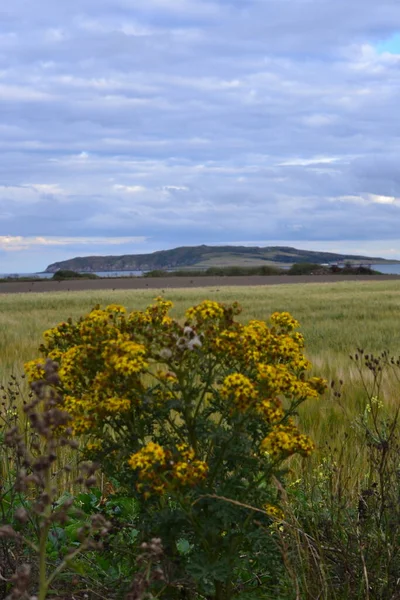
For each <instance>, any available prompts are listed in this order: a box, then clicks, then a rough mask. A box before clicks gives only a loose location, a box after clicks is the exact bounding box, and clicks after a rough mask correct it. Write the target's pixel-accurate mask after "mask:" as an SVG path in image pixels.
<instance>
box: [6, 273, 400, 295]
mask: <svg viewBox="0 0 400 600" xmlns="http://www.w3.org/2000/svg"><path fill="white" fill-rule="evenodd" d="M339 281H400V275H298V276H296V275H270V276H260V275H252V276H249V277H246V276H236V277H228V276H226V277H206V276H205V277H153V278H151V277H122V278H115V279H112V278H104V279H71V280H68V281H52V280H42V281H30V282H27V281H21V282H19V281H15V282H14V281H13V282H7V283H0V294H16V293H26V292H67V291H70V292H78V291H84V290H146V289H149V290H160V289H162V290H165V289H171V288H200V287H221V286H253V285H257V286H258V285H282V284H295V283H335V282H339Z"/></svg>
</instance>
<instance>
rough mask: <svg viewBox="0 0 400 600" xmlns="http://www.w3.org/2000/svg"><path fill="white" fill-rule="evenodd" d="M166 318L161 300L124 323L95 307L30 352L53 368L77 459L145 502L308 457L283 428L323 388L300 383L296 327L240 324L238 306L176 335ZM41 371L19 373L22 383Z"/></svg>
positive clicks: (303, 367) (215, 310)
mask: <svg viewBox="0 0 400 600" xmlns="http://www.w3.org/2000/svg"><path fill="white" fill-rule="evenodd" d="M171 308H172V303H171V302H169V301H166V300H164V299H162V298H157V299H156V301H155V302H154V303H153V304H151V305H150V306H148V307H147V308H146V309H145V310H144V311H133V312H131V313H129V314H127V313H126V311H125V309H124V307H122V306H119V305H115V304H112V305H109V306H107V307H106V308H105V309H101V308H100V307H99V306H96V307H95V308H94V309H93V310H92V311H91V312H90V313H89V314H87V315H86V316H85V317H82V318H81V319H79V320H78V321H77V322H76V323H73V322H72V320H71V319H69V320H68V321H66V322H63V323H60V324H59V325H58V326H57V327H55V328H53V329H50V330H48V331H47V332H45V334H44V338H45V339H44V344H43V345H42V346H41V352H42V354H43V355H44V356H46V357H50V358H52V359H53V360H56V361H57V362H58V363H59V376H60V380H61V383H60V385H59V387H60V389H59V391H60V392H61V394H62V397H63V402H64V409H65V410H66V411H67V412H68V413H69V414H70V416H71V427H72V428H73V431H74V433H75V434H84V435H85V436H86V448H87V450H88V451H90V452H91V453H92V455H96V452H97V453H98V456H100V460H102V461H103V463H104V461H107V460H109V461H110V469H113V470H114V471H115V462H116V461H117V460H119V461H120V462H121V463H122V464H125V465H129V467H130V468H129V469H126V470H125V471H124V473H125V475H126V477H128V478H129V477H131V478H132V481H134V482H135V485H136V490H137V491H138V492H139V493H141V494H146V496H148V495H149V494H154V495H163V494H165V493H167V492H168V494H175V493H176V494H179V493H184V490H189V489H191V490H193V489H194V488H196V489H197V487H198V488H199V489H200V487H202V488H205V489H206V490H207V493H211V492H212V493H215V488H214V487H213V486H217V485H218V486H222V488H221V489H222V490H223V489H224V488H223V486H224V485H225V484H226V485H228V483H229V482H230V481H231V479H232V477H233V476H235V477H236V476H237V477H238V481H240V486H242V487H243V481H245V480H246V478H247V477H248V476H249V474H248V472H247V471H246V468H247V467H245V465H246V464H248V463H247V461H250V462H251V464H252V465H254V469H255V472H256V473H261V472H266V471H267V468H268V465H271V464H273V465H276V464H277V463H279V461H283V460H284V459H285V458H287V457H288V456H290V455H292V454H295V453H299V454H302V455H304V456H306V455H308V454H309V453H310V452H311V450H312V448H313V443H312V441H311V440H310V439H309V438H308V437H307V436H306V435H304V434H302V433H301V432H300V431H299V429H298V428H297V426H296V424H295V423H294V421H293V420H292V418H291V417H292V415H294V414H295V413H296V411H297V408H298V406H299V405H300V404H301V403H302V402H304V401H305V400H306V399H310V398H311V399H316V398H318V397H319V395H320V394H321V393H323V391H324V389H325V382H324V381H323V380H321V379H319V378H315V377H308V376H307V371H308V370H309V368H310V364H309V362H308V361H307V359H306V358H305V356H304V351H303V349H304V340H303V337H302V336H301V334H299V333H298V332H296V331H295V329H296V327H297V326H298V323H297V321H296V320H295V319H293V317H291V315H290V314H289V313H274V314H273V315H272V317H271V322H272V323H271V324H270V325H268V324H267V323H266V322H264V321H259V320H252V321H250V322H248V323H247V324H242V323H240V322H239V321H237V320H236V319H235V317H236V315H238V314H239V313H240V307H239V305H238V304H232V305H230V306H227V305H224V304H222V303H218V302H214V301H209V300H205V301H204V302H201V303H200V304H198V305H197V306H194V307H192V308H189V309H188V310H187V311H186V315H185V320H184V322H183V323H182V322H179V321H178V320H175V319H173V318H171V316H170V315H169V311H170V309H171ZM43 362H44V361H43V360H41V359H38V360H36V361H32V362H31V363H28V364H27V365H26V370H27V373H28V375H29V378H30V380H31V381H32V380H39V379H41V378H42V377H43V369H42V366H41V365H42V364H43ZM241 453H242V454H241ZM103 466H104V464H103ZM233 467H234V468H233ZM104 468H105V466H104ZM221 473H222V474H221ZM233 473H234V474H235V475H233ZM113 475H115V473H114V472H113ZM216 482H217V483H216ZM224 482H225V483H224ZM229 485H230V483H229ZM207 486H210V489H208V488H207ZM244 487H245V486H244ZM235 489H236V488H235ZM185 493H186V492H185ZM221 493H222V495H223V494H224V493H225V492H224V491H222V492H221Z"/></svg>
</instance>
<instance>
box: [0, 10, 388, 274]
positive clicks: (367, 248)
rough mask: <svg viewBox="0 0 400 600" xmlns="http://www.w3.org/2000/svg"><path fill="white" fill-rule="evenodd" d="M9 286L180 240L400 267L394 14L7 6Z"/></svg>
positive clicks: (0, 34)
mask: <svg viewBox="0 0 400 600" xmlns="http://www.w3.org/2000/svg"><path fill="white" fill-rule="evenodd" d="M0 15H1V17H2V19H0V107H1V110H2V114H3V115H4V120H3V122H2V123H0V153H1V159H2V160H1V163H0V165H1V166H0V270H1V271H2V272H22V271H27V272H28V271H33V270H34V271H36V270H40V269H41V268H45V267H46V265H47V264H49V263H52V262H57V261H61V260H66V259H68V258H72V257H74V256H77V255H120V254H129V253H135V254H136V253H141V254H144V253H149V252H152V251H157V250H161V249H169V248H171V247H176V246H183V245H187V244H191V245H197V244H199V245H200V244H202V243H205V244H208V245H220V244H227V243H228V241H229V243H232V240H234V244H235V245H240V244H241V243H242V242H241V240H243V239H244V240H247V243H248V244H251V245H257V240H268V244H269V245H282V244H280V242H281V241H282V240H284V241H285V244H284V245H291V246H294V247H303V248H304V249H308V248H309V249H312V248H311V247H310V246H314V245H319V246H320V247H321V248H322V249H325V250H327V251H332V252H335V248H337V247H340V248H341V249H342V253H354V254H363V255H372V256H381V257H382V258H389V259H390V258H392V259H396V260H398V259H400V240H399V235H398V226H397V223H398V219H399V216H400V212H399V210H400V175H399V173H398V157H399V152H400V141H399V140H400V123H399V121H398V118H397V112H398V97H397V96H398V92H397V90H398V88H399V86H400V69H399V66H400V5H399V3H398V0H386V2H385V10H382V9H381V7H380V5H379V4H378V3H377V2H376V0H353V1H352V2H351V3H350V4H349V3H348V2H347V1H346V0H337V1H336V2H320V1H319V0H307V1H306V2H305V1H304V0H286V1H285V2H278V1H277V0H263V1H262V2H260V0H245V1H244V2H243V1H241V2H239V0H169V1H168V2H165V1H164V0H135V2H134V3H133V2H126V0H102V1H101V2H99V3H96V4H94V3H93V2H92V1H91V0H79V1H78V0H70V1H69V2H68V3H61V4H60V3H59V4H57V6H55V5H54V3H53V2H51V1H50V0H37V2H35V3H26V2H23V1H22V0H15V2H13V3H11V4H10V5H8V6H7V10H5V9H3V10H2V9H0Z"/></svg>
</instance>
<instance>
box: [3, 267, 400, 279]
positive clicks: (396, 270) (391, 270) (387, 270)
mask: <svg viewBox="0 0 400 600" xmlns="http://www.w3.org/2000/svg"><path fill="white" fill-rule="evenodd" d="M370 267H371V269H373V270H374V271H379V273H383V274H385V275H400V264H393V265H391V264H383V265H370ZM95 275H98V276H99V277H140V276H141V275H143V271H95ZM7 277H10V278H19V277H32V278H35V279H51V278H52V277H53V273H0V279H4V278H7Z"/></svg>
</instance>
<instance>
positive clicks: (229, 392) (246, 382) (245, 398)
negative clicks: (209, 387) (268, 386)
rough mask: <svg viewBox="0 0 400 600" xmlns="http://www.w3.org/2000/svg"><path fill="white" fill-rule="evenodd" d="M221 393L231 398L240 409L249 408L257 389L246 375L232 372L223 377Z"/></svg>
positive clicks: (227, 398) (226, 397)
mask: <svg viewBox="0 0 400 600" xmlns="http://www.w3.org/2000/svg"><path fill="white" fill-rule="evenodd" d="M221 395H222V397H223V398H225V399H226V400H232V401H233V402H234V404H235V406H236V408H238V409H239V410H240V411H242V412H244V411H245V410H247V409H249V408H250V407H251V405H252V404H253V403H254V402H255V400H256V399H257V390H256V389H255V387H254V385H253V383H252V382H251V381H250V379H249V378H248V377H246V376H245V375H242V374H241V373H233V374H232V375H228V376H227V377H225V379H224V383H223V385H222V387H221Z"/></svg>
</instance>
